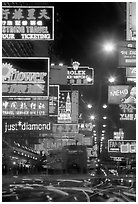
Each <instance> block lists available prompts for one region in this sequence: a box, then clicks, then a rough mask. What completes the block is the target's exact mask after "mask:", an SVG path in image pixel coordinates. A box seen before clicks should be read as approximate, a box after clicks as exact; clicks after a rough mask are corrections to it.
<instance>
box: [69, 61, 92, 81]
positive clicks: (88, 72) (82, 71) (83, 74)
mask: <svg viewBox="0 0 138 204" xmlns="http://www.w3.org/2000/svg"><path fill="white" fill-rule="evenodd" d="M72 65H73V66H72V67H68V68H67V84H72V85H93V84H94V69H93V68H89V67H88V66H79V65H80V63H79V62H73V64H72Z"/></svg>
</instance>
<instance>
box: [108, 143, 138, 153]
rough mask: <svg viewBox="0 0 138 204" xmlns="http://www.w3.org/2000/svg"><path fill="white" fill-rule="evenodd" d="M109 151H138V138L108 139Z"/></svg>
mask: <svg viewBox="0 0 138 204" xmlns="http://www.w3.org/2000/svg"><path fill="white" fill-rule="evenodd" d="M108 152H121V153H136V140H108Z"/></svg>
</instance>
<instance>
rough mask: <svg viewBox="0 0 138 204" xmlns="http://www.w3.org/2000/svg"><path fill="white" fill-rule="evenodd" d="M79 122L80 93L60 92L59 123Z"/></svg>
mask: <svg viewBox="0 0 138 204" xmlns="http://www.w3.org/2000/svg"><path fill="white" fill-rule="evenodd" d="M76 122H78V91H75V90H73V91H72V92H71V91H60V94H59V115H58V123H76Z"/></svg>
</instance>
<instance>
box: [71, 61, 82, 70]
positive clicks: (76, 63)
mask: <svg viewBox="0 0 138 204" xmlns="http://www.w3.org/2000/svg"><path fill="white" fill-rule="evenodd" d="M79 65H80V63H79V62H76V61H75V62H73V63H72V66H73V69H74V70H78V68H79Z"/></svg>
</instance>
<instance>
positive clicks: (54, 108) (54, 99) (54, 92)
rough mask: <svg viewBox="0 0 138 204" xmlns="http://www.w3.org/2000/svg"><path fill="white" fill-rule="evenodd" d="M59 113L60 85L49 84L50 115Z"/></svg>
mask: <svg viewBox="0 0 138 204" xmlns="http://www.w3.org/2000/svg"><path fill="white" fill-rule="evenodd" d="M58 113H59V85H50V86H49V116H58Z"/></svg>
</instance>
